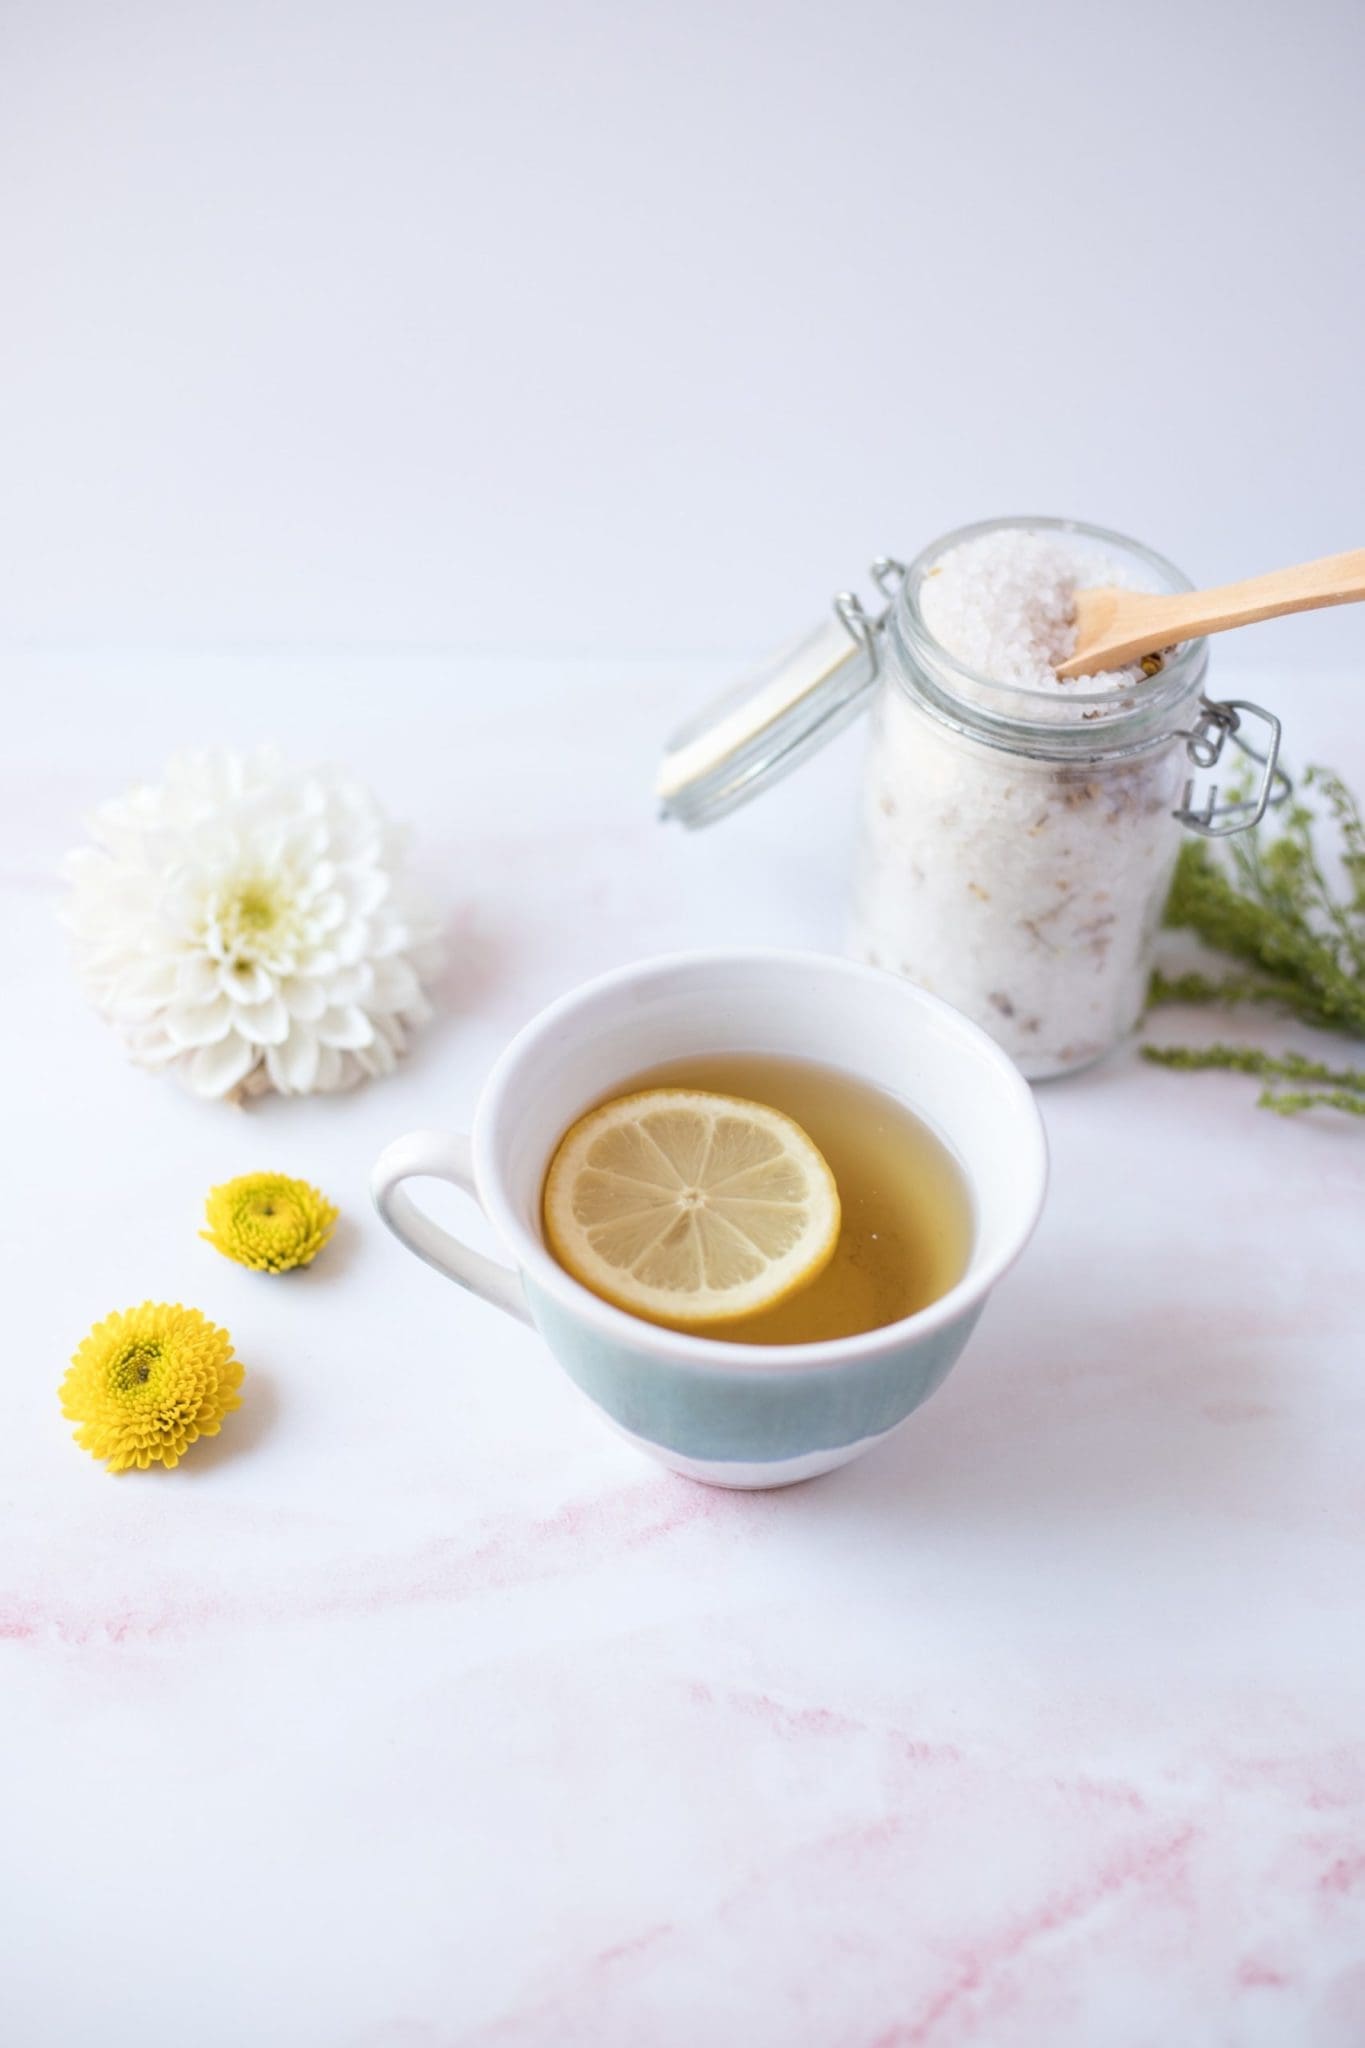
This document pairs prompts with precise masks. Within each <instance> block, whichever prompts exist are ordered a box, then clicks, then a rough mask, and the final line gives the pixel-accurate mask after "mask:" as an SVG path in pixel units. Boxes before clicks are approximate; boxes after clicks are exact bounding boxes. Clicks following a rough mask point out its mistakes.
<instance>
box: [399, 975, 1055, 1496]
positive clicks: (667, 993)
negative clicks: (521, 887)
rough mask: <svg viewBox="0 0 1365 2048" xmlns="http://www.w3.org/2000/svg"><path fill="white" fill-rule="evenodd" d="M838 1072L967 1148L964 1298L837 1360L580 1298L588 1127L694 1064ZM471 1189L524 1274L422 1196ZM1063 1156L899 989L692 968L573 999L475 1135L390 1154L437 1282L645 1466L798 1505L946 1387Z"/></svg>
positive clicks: (542, 1024)
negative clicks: (551, 1211) (573, 1220)
mask: <svg viewBox="0 0 1365 2048" xmlns="http://www.w3.org/2000/svg"><path fill="white" fill-rule="evenodd" d="M703 1052H706V1053H717V1052H759V1053H770V1054H775V1055H779V1056H786V1057H788V1058H799V1059H807V1060H818V1061H820V1062H822V1063H823V1064H825V1065H827V1066H831V1067H837V1068H841V1069H842V1070H843V1071H844V1072H846V1073H849V1074H853V1075H856V1076H858V1077H859V1078H860V1079H862V1080H865V1081H870V1082H872V1083H873V1084H874V1085H875V1086H877V1087H879V1088H882V1089H885V1090H887V1091H888V1092H889V1093H890V1094H892V1095H895V1096H898V1097H899V1098H900V1099H901V1100H902V1101H904V1102H906V1103H907V1104H908V1105H909V1106H910V1108H911V1109H913V1110H914V1111H915V1112H916V1113H917V1114H918V1115H919V1116H920V1117H922V1118H923V1119H924V1121H925V1122H926V1123H928V1124H929V1125H930V1127H931V1128H932V1129H933V1130H935V1131H936V1132H937V1133H938V1135H939V1136H940V1138H942V1139H943V1140H944V1142H945V1143H946V1144H947V1145H948V1147H949V1149H950V1151H951V1152H952V1153H953V1154H954V1156H955V1157H956V1159H957V1161H958V1163H959V1165H960V1166H961V1168H962V1170H963V1172H964V1174H965V1176H966V1179H967V1183H968V1186H969V1188H970V1191H971V1197H972V1206H973V1211H974V1236H973V1244H972V1251H971V1256H970V1259H969V1262H968V1265H967V1270H966V1272H965V1273H964V1274H963V1276H962V1278H961V1280H959V1281H958V1283H957V1285H956V1286H955V1287H953V1288H951V1289H950V1290H949V1291H948V1293H947V1294H945V1295H943V1296H941V1297H940V1299H939V1300H937V1301H935V1302H931V1303H930V1304H929V1306H928V1307H927V1308H923V1309H921V1310H919V1312H918V1313H917V1314H915V1315H912V1316H908V1317H906V1318H905V1320H904V1321H902V1322H898V1323H891V1324H888V1325H887V1326H886V1327H885V1328H883V1329H879V1330H869V1331H867V1332H865V1333H864V1334H863V1335H861V1336H856V1337H845V1338H840V1339H837V1340H833V1341H830V1342H826V1343H820V1344H797V1345H780V1346H779V1345H770V1346H765V1345H752V1344H722V1343H717V1342H715V1341H714V1340H712V1339H709V1338H704V1337H696V1336H687V1335H684V1334H683V1333H681V1332H679V1331H674V1330H666V1329H661V1328H658V1327H656V1326H655V1325H654V1324H651V1323H644V1322H640V1321H638V1320H637V1319H636V1318H635V1317H634V1316H630V1315H626V1314H625V1313H624V1312H623V1311H622V1310H620V1309H616V1308H612V1307H610V1306H609V1305H608V1304H607V1303H606V1302H604V1301H600V1300H599V1299H598V1298H597V1296H596V1295H594V1294H591V1293H589V1292H588V1290H587V1289H586V1288H585V1287H582V1286H580V1285H579V1283H578V1282H577V1281H576V1280H573V1279H571V1278H570V1277H569V1275H568V1274H567V1273H566V1272H565V1271H564V1270H563V1268H562V1267H561V1266H559V1265H558V1264H557V1263H556V1262H555V1260H554V1259H553V1258H552V1257H551V1255H550V1253H549V1252H548V1251H547V1249H546V1247H545V1243H544V1240H543V1238H542V1235H541V1227H540V1195H541V1184H542V1181H543V1179H544V1176H545V1170H546V1167H547V1166H548V1164H549V1160H550V1157H551V1155H552V1153H553V1152H554V1149H555V1146H556V1145H557V1143H558V1141H559V1139H560V1138H561V1137H562V1135H563V1133H564V1131H565V1130H566V1129H567V1127H568V1126H569V1125H570V1124H571V1123H572V1122H573V1121H574V1119H575V1118H576V1117H578V1116H580V1115H581V1114H582V1113H583V1111H584V1110H586V1109H588V1108H589V1107H591V1105H592V1104H593V1103H595V1102H597V1101H600V1100H601V1099H602V1098H603V1097H604V1096H608V1095H610V1094H611V1093H612V1092H613V1091H614V1090H619V1089H620V1088H621V1087H622V1085H623V1084H625V1083H628V1082H629V1081H630V1080H631V1078H632V1077H633V1076H634V1075H636V1074H638V1073H641V1072H643V1071H644V1070H646V1069H648V1068H651V1067H655V1066H660V1065H662V1064H663V1063H664V1062H665V1061H667V1060H676V1059H681V1058H684V1057H686V1056H687V1055H689V1054H699V1053H703ZM422 1177H427V1178H431V1179H436V1180H445V1181H451V1182H453V1183H454V1185H455V1186H456V1187H459V1188H463V1189H464V1190H465V1191H466V1192H467V1193H468V1194H471V1195H473V1196H474V1197H475V1199H476V1200H477V1201H478V1202H480V1203H481V1204H482V1207H483V1209H484V1211H485V1213H486V1214H487V1216H488V1217H489V1219H490V1221H491V1222H492V1224H493V1226H494V1228H495V1230H496V1231H497V1232H498V1234H499V1236H500V1237H501V1239H502V1241H503V1243H504V1244H505V1245H506V1246H507V1248H508V1251H509V1252H510V1254H511V1258H512V1261H513V1263H512V1264H511V1265H503V1264H500V1263H499V1262H498V1261H497V1260H496V1259H490V1258H487V1257H485V1255H484V1254H483V1253H481V1252H476V1251H473V1250H471V1249H470V1247H469V1246H468V1245H465V1244H462V1243H461V1242H460V1240H459V1239H458V1238H457V1237H454V1236H452V1235H451V1234H450V1232H449V1231H447V1230H444V1229H442V1228H441V1227H440V1226H439V1225H438V1224H436V1223H433V1222H432V1221H431V1219H430V1218H429V1217H427V1216H425V1215H424V1214H423V1213H422V1211H421V1210H420V1209H419V1208H418V1207H417V1206H416V1204H415V1203H414V1202H413V1200H412V1198H411V1197H410V1195H409V1194H408V1193H407V1191H406V1188H405V1187H404V1185H403V1184H404V1182H406V1181H408V1180H414V1179H420V1178H422ZM1046 1184H1047V1148H1046V1143H1045V1140H1044V1137H1043V1128H1042V1123H1041V1120H1040V1118H1039V1115H1038V1111H1037V1108H1036V1106H1035V1104H1034V1101H1033V1097H1032V1094H1031V1093H1030V1091H1029V1088H1028V1085H1027V1083H1026V1082H1025V1081H1024V1080H1023V1079H1022V1077H1021V1076H1020V1074H1019V1072H1018V1070H1017V1069H1016V1068H1015V1067H1014V1066H1013V1065H1012V1064H1011V1062H1010V1061H1009V1060H1008V1059H1007V1058H1006V1056H1005V1054H1004V1053H1002V1052H1001V1051H1000V1050H999V1048H998V1047H997V1046H996V1045H995V1044H994V1042H993V1041H992V1040H991V1039H990V1038H988V1037H987V1035H986V1033H985V1032H984V1031H981V1030H979V1029H978V1027H977V1026H976V1025H975V1024H971V1023H969V1022H968V1021H967V1019H966V1018H965V1017H962V1016H960V1015H959V1014H958V1012H957V1011H956V1010H953V1009H950V1008H949V1007H948V1005H947V1004H946V1003H942V1002H940V1001H939V1000H938V999H937V997H935V996H931V995H926V994H925V993H924V991H923V990H922V989H917V988H915V987H913V986H912V985H911V984H910V983H909V982H906V981H903V980H901V979H899V978H898V977H896V976H893V975H890V974H884V973H882V972H880V971H879V970H877V969H875V968H869V967H859V966H856V965H854V964H853V963H852V962H851V961H847V960H838V959H833V958H827V957H824V956H822V955H817V954H802V953H777V952H745V953H691V954H679V955H675V956H673V957H670V958H666V959H661V960H647V961H644V962H642V963H641V964H640V965H638V966H635V967H627V968H623V969H621V970H620V971H618V972H617V973H615V974H608V975H605V976H603V978H602V979H601V980H600V981H593V982H589V983H588V984H587V985H586V986H585V987H583V988H580V989H576V990H574V991H573V993H572V994H570V995H567V996H564V997H562V998H561V999H560V1001H558V1002H557V1003H553V1004H551V1006H550V1008H549V1009H548V1010H545V1011H543V1012H542V1013H541V1015H540V1016H539V1017H537V1018H535V1019H534V1021H533V1022H532V1023H530V1024H528V1025H527V1026H526V1028H525V1030H523V1031H522V1032H520V1033H519V1034H518V1036H517V1037H516V1038H515V1039H513V1041H512V1043H511V1044H510V1045H509V1046H508V1048H507V1050H506V1051H505V1052H504V1053H503V1055H502V1057H501V1059H499V1061H498V1063H497V1065H496V1066H495V1067H494V1069H493V1072H492V1074H491V1075H490V1076H489V1079H488V1083H487V1086H486V1087H485V1089H484V1091H483V1095H482V1097H481V1099H480V1102H479V1106H478V1110H477V1112H476V1115H475V1118H474V1130H473V1135H472V1137H469V1138H463V1137H454V1136H442V1135H440V1134H439V1133H436V1132H431V1131H414V1132H413V1133H412V1134H411V1135H410V1136H408V1137H406V1138H399V1139H397V1140H396V1141H395V1142H394V1143H393V1144H392V1145H390V1146H389V1147H388V1148H387V1150H386V1151H385V1152H384V1153H383V1154H382V1155H381V1156H380V1158H379V1160H378V1161H377V1162H376V1164H375V1168H374V1173H373V1176H372V1182H371V1185H372V1188H373V1193H374V1199H375V1202H376V1205H377V1206H378V1209H379V1213H380V1215H381V1216H382V1217H383V1218H384V1221H385V1222H386V1223H387V1224H388V1226H389V1228H390V1230H392V1231H393V1232H394V1234H395V1235H396V1236H397V1237H399V1238H400V1239H401V1240H402V1242H403V1243H404V1244H405V1245H407V1247H408V1248H409V1250H410V1251H414V1252H416V1253H417V1255H418V1257H419V1258H423V1259H425V1260H426V1261H427V1262H428V1264H429V1265H432V1266H435V1268H436V1269H437V1271H438V1272H440V1273H445V1274H447V1275H448V1276H449V1277H450V1278H451V1279H452V1280H458V1281H459V1283H460V1285H461V1286H462V1287H467V1288H469V1289H470V1290H471V1292H473V1293H475V1294H480V1295H482V1296H483V1298H484V1300H485V1301H490V1302H492V1303H493V1304H494V1306H495V1307H497V1308H501V1309H505V1310H506V1311H507V1313H508V1314H509V1315H514V1316H519V1317H520V1318H521V1319H522V1321H524V1322H529V1323H534V1324H535V1326H536V1327H537V1328H538V1329H539V1331H540V1332H541V1335H542V1336H543V1337H544V1338H545V1341H546V1342H547V1343H548V1345H549V1346H550V1349H551V1350H552V1351H553V1352H554V1354H555V1356H556V1357H557V1358H558V1360H559V1362H560V1364H561V1365H562V1366H563V1367H564V1369H565V1371H566V1372H567V1373H569V1375H570V1376H571V1378H572V1379H573V1380H574V1381H576V1383H577V1384H578V1386H579V1387H580V1388H581V1389H582V1390H583V1392H584V1393H585V1394H587V1396H588V1398H589V1399H590V1400H591V1401H593V1402H595V1403H596V1405H597V1407H598V1408H600V1409H601V1411H602V1412H603V1414H604V1415H606V1416H607V1417H608V1418H609V1420H610V1421H612V1422H613V1423H615V1424H616V1426H617V1427H618V1428H619V1429H621V1430H623V1431H624V1432H625V1433H626V1435H627V1436H629V1437H631V1438H632V1439H633V1440H634V1441H635V1442H636V1443H637V1444H639V1446H640V1447H641V1449H643V1450H645V1451H648V1452H650V1453H651V1454H652V1455H653V1456H654V1457H656V1458H658V1459H659V1460H660V1461H661V1462H662V1463H663V1464H665V1465H670V1466H672V1467H673V1469H674V1470H675V1471H678V1472H683V1473H686V1474H687V1475H688V1476H689V1477H690V1478H693V1479H702V1480H706V1481H709V1482H711V1483H712V1484H715V1485H721V1486H746V1487H758V1486H783V1485H787V1484H789V1483H790V1482H791V1481H793V1480H797V1479H808V1478H811V1477H813V1475H814V1474H816V1473H817V1472H827V1471H830V1470H831V1469H832V1468H833V1467H834V1466H836V1465H842V1464H845V1463H846V1462H847V1461H848V1460H849V1459H850V1458H855V1457H857V1456H858V1455H859V1453H860V1452H862V1451H865V1450H867V1449H868V1448H869V1447H870V1446H871V1445H873V1444H875V1443H879V1442H881V1441H882V1439H883V1438H884V1437H886V1436H888V1435H889V1434H890V1432H891V1431H892V1430H893V1429H895V1428H896V1427H897V1426H898V1425H899V1424H900V1423H901V1422H903V1421H904V1420H905V1418H906V1417H907V1416H908V1415H909V1414H910V1413H911V1411H912V1410H913V1409H915V1408H917V1407H918V1406H919V1404H920V1403H921V1402H922V1401H924V1400H925V1399H927V1397H928V1396H929V1395H930V1394H931V1393H932V1392H933V1391H934V1389H935V1387H937V1386H938V1385H939V1384H940V1383H941V1381H942V1380H943V1379H944V1377H945V1376H946V1374H947V1372H948V1370H949V1368H950V1367H951V1366H952V1365H953V1363H954V1361H955V1360H956V1358H957V1356H958V1354H959V1352H960V1351H961V1349H962V1347H963V1345H964V1344H965V1343H966V1341H967V1338H968V1337H969V1336H970V1335H971V1332H972V1328H973V1326H974V1325H975V1323H976V1320H977V1317H978V1316H979V1315H980V1313H981V1310H982V1308H983V1306H984V1305H985V1301H986V1297H987V1295H988V1294H989V1293H990V1290H991V1288H992V1287H993V1286H994V1285H995V1283H996V1281H997V1280H998V1279H999V1278H1000V1276H1001V1274H1002V1273H1004V1272H1005V1271H1006V1269H1007V1268H1008V1267H1009V1266H1011V1265H1012V1264H1013V1263H1014V1261H1015V1260H1016V1259H1017V1258H1018V1256H1019V1254H1020V1252H1021V1251H1022V1250H1023V1248H1024V1246H1025V1244H1026V1243H1027V1241H1028V1238H1029V1235H1030V1233H1031V1232H1032V1230H1033V1226H1034V1224H1035V1223H1036V1222H1037V1219H1038V1213H1039V1210H1040V1209H1041V1207H1042V1202H1043V1195H1044V1191H1045V1188H1046Z"/></svg>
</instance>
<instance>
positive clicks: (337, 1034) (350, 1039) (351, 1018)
mask: <svg viewBox="0 0 1365 2048" xmlns="http://www.w3.org/2000/svg"><path fill="white" fill-rule="evenodd" d="M318 1037H319V1038H320V1039H321V1040H322V1043H323V1044H324V1045H335V1046H340V1047H342V1048H343V1049H345V1050H346V1051H348V1052H357V1051H359V1049H360V1047H361V1046H363V1045H369V1044H370V1042H371V1040H372V1039H373V1038H374V1026H373V1025H372V1024H371V1022H370V1020H369V1018H368V1017H367V1016H366V1015H365V1012H364V1011H363V1010H360V1009H357V1008H356V1006H355V1004H354V1003H345V1004H343V1003H337V1004H334V1005H333V1007H332V1008H331V1009H330V1010H328V1011H326V1012H325V1014H324V1015H323V1016H322V1017H321V1018H320V1019H319V1022H318Z"/></svg>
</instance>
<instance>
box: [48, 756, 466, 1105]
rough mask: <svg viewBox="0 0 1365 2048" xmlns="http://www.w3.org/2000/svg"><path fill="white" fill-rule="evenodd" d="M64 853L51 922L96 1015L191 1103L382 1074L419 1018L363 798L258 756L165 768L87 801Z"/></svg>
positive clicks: (386, 868) (414, 928) (387, 829)
mask: <svg viewBox="0 0 1365 2048" xmlns="http://www.w3.org/2000/svg"><path fill="white" fill-rule="evenodd" d="M90 831H91V837H92V838H93V839H94V841H95V844H94V845H93V846H88V847H82V848H80V849H79V850H78V851H77V852H75V853H73V854H71V855H69V856H68V860H67V870H66V871H67V875H68V877H69V879H70V881H71V882H72V884H73V894H72V898H71V901H70V904H69V906H68V909H67V913H66V922H67V923H68V924H69V926H70V927H71V929H72V931H73V932H74V934H75V937H76V944H77V949H78V955H79V960H80V966H81V971H82V974H83V976H84V979H85V983H86V986H87V988H88V989H89V991H90V994H91V996H92V998H93V1000H94V1002H95V1004H96V1005H97V1007H98V1008H99V1009H100V1011H101V1012H102V1013H103V1014H104V1015H105V1016H106V1017H107V1018H108V1019H109V1021H110V1022H111V1023H112V1024H113V1025H114V1026H115V1028H116V1029H117V1031H118V1032H119V1034H120V1036H121V1037H122V1039H123V1042H124V1044H125V1046H126V1047H127V1049H128V1051H129V1053H130V1054H131V1056H132V1057H133V1058H134V1059H135V1060H138V1061H139V1062H140V1063H141V1064H142V1065H143V1066H147V1067H164V1066H174V1067H176V1068H177V1069H179V1070H180V1071H181V1073H182V1074H183V1076H184V1078H185V1079H186V1080H187V1081H188V1083H189V1085H190V1087H191V1088H193V1089H194V1090H195V1092H196V1094H199V1095H205V1096H232V1097H236V1098H238V1099H240V1098H241V1097H242V1096H244V1095H255V1094H259V1093H261V1092H263V1091H264V1090H266V1089H268V1088H276V1089H278V1090H279V1091H280V1093H281V1094H283V1095H304V1094H307V1093H309V1092H310V1091H312V1090H331V1089H335V1088H346V1087H349V1086H350V1085H351V1084H352V1083H353V1082H355V1081H358V1080H360V1079H361V1077H362V1076H363V1075H367V1074H386V1073H389V1072H390V1071H391V1070H392V1068H393V1066H394V1064H395V1062H396V1060H397V1058H398V1055H399V1054H400V1053H401V1052H403V1051H404V1050H405V1048H406V1046H407V1040H408V1033H409V1031H410V1030H411V1028H412V1027H413V1026H414V1025H415V1024H420V1023H421V1022H422V1021H423V1020H424V1019H425V1018H426V1017H428V1016H429V1015H430V1014H431V1011H430V1005H429V1004H428V1002H427V999H426V995H425V993H424V990H423V980H424V978H425V977H427V976H429V975H430V974H432V973H433V972H434V971H435V969H436V967H437V965H438V964H439V948H438V946H437V945H436V931H435V927H434V926H433V925H432V924H431V923H430V921H429V920H428V919H427V918H425V917H424V916H422V915H421V914H420V913H419V911H418V910H417V908H416V906H415V904H414V903H413V902H412V900H411V899H410V898H409V897H408V896H407V894H406V893H405V891H404V888H403V884H402V881H401V877H400V874H399V868H400V858H399V840H398V835H397V834H396V832H395V831H394V829H393V827H392V826H390V825H389V824H387V823H386V822H385V819H384V817H383V815H382V813H381V812H380V810H379V807H378V805H377V804H376V803H375V800H374V798H373V797H372V796H371V795H370V793H369V791H368V790H366V789H363V788H361V786H360V785H359V784H358V783H355V782H351V781H349V780H347V779H346V777H344V776H342V775H339V774H337V773H336V772H335V771H333V770H330V769H314V770H309V771H299V770H295V769H290V768H287V767H286V766H285V765H284V763H283V762H282V761H281V760H280V758H279V756H278V755H277V754H276V753H275V752H274V751H273V750H270V749H265V748H263V749H261V750H259V751H258V752H256V753H253V754H249V755H241V754H217V753H215V754H206V753H196V754H183V755H181V756H179V757H178V758H177V759H176V760H174V761H172V762H171V764H170V766H169V768H168V769H167V771H166V777H165V780H164V781H163V782H161V783H160V784H158V785H156V786H151V785H143V786H142V787H140V788H137V789H133V790H130V791H129V793H128V794H127V795H126V796H125V797H122V798H120V799H119V800H118V801H116V802H114V803H109V804H105V805H104V806H103V807H102V808H101V809H100V810H99V811H98V812H96V814H95V816H94V818H93V819H92V820H91V825H90Z"/></svg>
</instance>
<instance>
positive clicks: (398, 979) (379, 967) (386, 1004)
mask: <svg viewBox="0 0 1365 2048" xmlns="http://www.w3.org/2000/svg"><path fill="white" fill-rule="evenodd" d="M421 1000H422V984H421V982H420V981H419V980H418V979H417V976H416V975H415V974H414V973H413V970H412V968H411V967H410V966H409V965H408V963H407V961H406V960H401V959H399V960H379V961H376V963H375V969H374V995H373V997H372V1000H371V1007H372V1008H373V1009H375V1010H407V1009H411V1008H413V1007H414V1006H415V1005H416V1004H417V1003H419V1002H420V1001H421Z"/></svg>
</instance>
